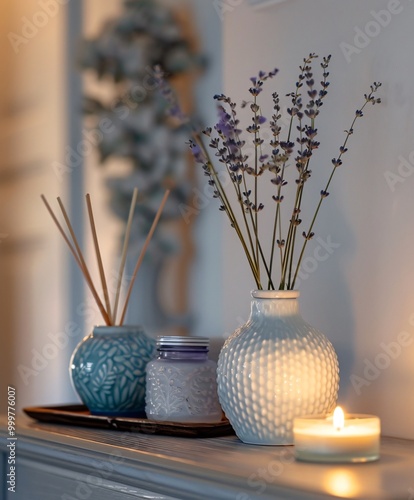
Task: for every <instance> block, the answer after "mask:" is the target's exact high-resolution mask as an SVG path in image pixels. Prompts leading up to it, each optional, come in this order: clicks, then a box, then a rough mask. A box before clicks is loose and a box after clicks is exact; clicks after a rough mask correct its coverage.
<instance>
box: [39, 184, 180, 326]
mask: <svg viewBox="0 0 414 500" xmlns="http://www.w3.org/2000/svg"><path fill="white" fill-rule="evenodd" d="M169 194H170V190H168V189H167V190H166V191H165V194H164V196H163V198H162V201H161V204H160V206H159V208H158V211H157V213H156V215H155V217H154V221H153V223H152V226H151V228H150V230H149V232H148V235H147V237H146V239H145V242H144V245H143V247H142V249H141V252H140V254H139V256H138V260H137V263H136V265H135V268H134V272H133V274H132V278H131V281H130V283H129V286H128V289H127V292H126V296H125V301H124V306H123V308H122V310H121V315H120V319H119V322H118V321H117V316H118V306H119V299H120V292H121V285H122V277H123V274H124V269H125V263H126V258H127V252H128V243H129V237H130V234H131V226H132V220H133V216H134V211H135V205H136V203H137V196H138V189H137V188H135V189H134V192H133V195H132V200H131V206H130V209H129V216H128V222H127V225H126V230H125V237H124V242H123V248H122V254H121V261H120V266H119V273H118V277H117V286H116V292H115V299H114V304H113V307H111V302H110V298H109V291H108V285H107V281H106V278H105V272H104V267H103V263H102V257H101V251H100V248H99V243H98V235H97V232H96V226H95V219H94V216H93V210H92V202H91V197H90V195H89V194H87V195H86V205H87V209H88V217H89V223H90V227H91V233H92V239H93V244H94V248H95V253H96V259H97V263H98V269H99V274H100V278H101V284H102V290H103V300H101V298H100V296H99V294H98V291H97V287H96V286H95V285H94V283H93V281H92V278H91V275H90V272H89V270H88V267H87V265H86V262H85V259H84V257H83V254H82V251H81V249H80V246H79V243H78V240H77V238H76V235H75V232H74V230H73V226H72V224H71V222H70V219H69V216H68V214H67V211H66V209H65V207H64V205H63V203H62V200H61V199H60V197H58V198H57V201H58V204H59V207H60V210H61V212H62V215H63V218H64V220H65V223H66V226H67V230H68V232H69V233H67V232H66V231H65V230H64V229H63V226H62V224H61V223H60V222H59V220H58V218H57V217H56V215H55V213H54V212H53V210H52V208H51V207H50V205H49V203H48V201H47V200H46V197H45V196H44V195H43V194H42V195H41V198H42V200H43V203H44V204H45V206H46V208H47V210H48V212H49V214H50V215H51V217H52V219H53V221H54V223H55V224H56V226H57V228H58V229H59V232H60V233H61V235H62V237H63V239H64V240H65V242H66V244H67V245H68V247H69V250H70V251H71V253H72V255H73V257H74V258H75V261H76V263H77V264H78V266H79V268H80V270H81V272H82V274H83V276H84V278H85V280H86V283H87V285H88V287H89V289H90V291H91V292H92V295H93V298H94V299H95V301H96V304H97V305H98V308H99V310H100V312H101V314H102V317H103V319H104V321H105V323H106V324H107V325H108V326H111V325H120V326H122V325H123V323H124V320H125V315H126V312H127V308H128V303H129V300H130V297H131V292H132V289H133V286H134V283H135V278H136V276H137V274H138V271H139V268H140V266H141V264H142V261H143V259H144V256H145V252H146V251H147V248H148V245H149V243H150V241H151V238H152V236H153V234H154V231H155V228H156V227H157V224H158V221H159V219H160V217H161V214H162V211H163V209H164V206H165V203H166V201H167V198H168V196H169Z"/></svg>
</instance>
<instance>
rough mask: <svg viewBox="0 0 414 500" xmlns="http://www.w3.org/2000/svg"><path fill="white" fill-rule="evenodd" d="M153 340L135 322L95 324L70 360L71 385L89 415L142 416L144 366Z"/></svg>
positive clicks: (151, 353) (151, 354) (152, 352)
mask: <svg viewBox="0 0 414 500" xmlns="http://www.w3.org/2000/svg"><path fill="white" fill-rule="evenodd" d="M155 355H156V348H155V340H154V339H152V338H150V337H149V336H148V335H146V333H145V332H144V330H143V329H142V328H141V327H139V326H97V327H95V328H94V329H93V332H92V334H91V335H89V336H88V337H85V338H84V339H83V340H82V341H81V342H80V344H78V346H77V347H76V349H75V351H74V353H73V355H72V359H71V361H70V373H71V378H72V383H73V386H74V388H75V390H76V392H77V393H78V395H79V397H80V398H81V400H82V402H83V403H84V404H85V405H86V406H87V407H88V409H89V410H90V412H91V413H92V414H93V415H107V416H131V417H132V416H144V415H145V413H144V411H145V370H146V366H147V363H148V362H149V361H151V360H152V359H154V357H155Z"/></svg>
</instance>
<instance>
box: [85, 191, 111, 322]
mask: <svg viewBox="0 0 414 500" xmlns="http://www.w3.org/2000/svg"><path fill="white" fill-rule="evenodd" d="M86 205H87V207H88V216H89V223H90V226H91V231H92V239H93V245H94V247H95V253H96V260H97V261H98V268H99V275H100V277H101V283H102V289H103V294H104V299H105V306H106V312H107V313H108V317H109V320H110V322H111V324H112V325H113V324H114V321H115V318H112V315H111V303H110V300H109V293H108V285H107V283H106V278H105V271H104V267H103V263H102V257H101V251H100V249H99V242H98V235H97V234H96V226H95V219H94V216H93V210H92V202H91V197H90V195H89V193H88V194H87V195H86Z"/></svg>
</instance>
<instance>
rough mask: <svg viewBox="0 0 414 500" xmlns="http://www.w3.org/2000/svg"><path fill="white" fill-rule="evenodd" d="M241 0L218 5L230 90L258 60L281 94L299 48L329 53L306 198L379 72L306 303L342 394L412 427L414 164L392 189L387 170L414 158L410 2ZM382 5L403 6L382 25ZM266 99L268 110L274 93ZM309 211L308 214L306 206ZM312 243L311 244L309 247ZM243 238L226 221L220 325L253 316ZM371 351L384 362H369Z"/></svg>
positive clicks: (329, 208)
mask: <svg viewBox="0 0 414 500" xmlns="http://www.w3.org/2000/svg"><path fill="white" fill-rule="evenodd" d="M236 3H237V2H227V3H226V2H224V8H225V10H224V12H223V17H224V35H223V36H224V41H223V57H224V60H223V68H224V80H225V85H224V90H225V92H227V93H228V94H229V95H231V96H232V97H233V98H234V99H235V100H237V101H241V100H242V99H248V98H249V94H248V92H247V89H248V86H249V77H250V76H253V75H255V74H257V72H258V71H259V70H260V69H263V70H270V69H272V68H274V67H278V68H279V69H280V74H279V75H278V76H277V78H276V79H275V80H273V81H271V83H270V86H269V87H270V88H269V90H270V91H273V90H276V89H277V90H279V91H280V94H281V95H284V94H286V93H287V92H290V91H292V90H293V86H292V84H294V82H295V81H296V79H297V74H298V69H297V67H298V65H299V64H300V63H301V61H302V58H303V57H304V56H306V55H307V54H309V52H316V53H318V54H320V55H321V56H323V55H327V54H332V63H331V68H330V72H331V75H330V81H331V86H330V88H329V95H328V97H327V99H326V102H325V105H324V106H323V110H322V111H323V113H322V115H321V117H320V121H319V139H320V141H321V147H320V151H319V152H318V156H317V158H315V159H318V160H319V161H317V162H316V163H315V162H314V164H313V172H314V173H313V177H312V179H311V181H310V183H311V184H309V193H308V194H309V195H310V197H309V202H310V205H309V207H308V209H309V208H311V207H312V206H314V205H313V203H316V202H317V200H318V193H319V190H320V189H321V188H322V185H323V181H324V180H325V179H326V176H327V174H328V173H329V172H330V167H331V164H330V160H331V158H332V157H334V156H335V155H337V151H338V147H339V146H340V144H341V143H342V141H343V137H344V134H343V131H344V129H346V128H347V127H349V125H350V120H352V118H353V114H354V111H355V109H357V108H358V107H359V106H360V104H361V98H362V96H363V94H364V93H365V92H366V91H367V90H368V89H369V84H370V83H371V82H372V81H374V80H379V81H381V82H382V83H383V87H382V89H381V92H380V94H381V96H382V98H383V103H382V104H381V105H379V106H375V107H373V108H371V107H370V108H369V109H368V110H367V112H366V114H365V116H364V117H363V118H362V119H361V120H360V121H359V122H358V124H357V127H356V131H355V134H354V136H353V137H352V138H351V139H352V141H351V143H350V152H349V153H348V155H347V156H346V157H345V161H344V165H343V166H342V167H341V168H340V170H339V171H338V172H337V174H336V176H337V177H336V178H334V183H333V187H332V189H331V190H330V193H331V195H330V196H329V198H328V199H327V200H326V202H325V206H324V207H323V210H322V213H321V216H320V218H319V221H318V223H317V225H316V227H315V229H316V233H317V236H319V237H320V238H322V239H323V241H329V239H330V240H331V241H333V242H334V243H335V244H337V245H338V247H337V248H335V249H334V250H333V252H332V255H330V257H329V258H328V259H327V260H326V261H324V262H321V263H319V264H318V266H317V269H316V270H315V271H314V272H312V273H311V274H310V275H309V277H308V279H306V280H303V281H302V283H301V286H300V290H301V292H302V296H301V308H302V314H303V316H304V317H305V319H306V320H307V321H309V322H310V323H311V324H313V325H314V326H317V327H319V328H320V329H321V330H322V331H324V332H325V333H326V334H327V336H328V337H329V338H330V339H331V341H332V342H333V344H334V346H335V348H336V350H337V352H338V355H339V359H340V367H341V391H340V399H341V402H342V403H343V404H344V406H345V407H346V408H347V409H348V410H349V411H354V412H370V413H374V414H378V415H380V417H381V419H382V425H383V432H384V434H387V435H393V436H398V437H405V438H414V421H413V419H412V414H413V411H414V397H413V389H412V386H413V380H414V321H413V319H412V318H414V316H413V314H414V259H413V258H412V247H413V243H414V226H413V224H412V223H411V220H412V214H413V213H414V196H412V193H413V190H414V175H412V174H413V172H414V167H412V166H411V167H410V166H409V171H407V170H406V173H405V174H404V175H405V178H402V177H401V176H400V180H402V182H399V183H397V184H396V185H395V186H394V187H393V189H391V188H390V185H389V184H388V183H387V181H386V178H385V174H386V172H387V171H392V172H395V173H397V174H398V170H397V169H398V167H399V164H400V163H401V158H405V159H407V160H409V155H410V153H411V152H412V151H414V141H413V138H414V125H413V115H412V111H413V106H414V94H413V93H412V92H411V91H410V90H411V88H412V81H413V78H414V66H413V64H412V46H413V43H414V37H413V34H412V26H413V24H414V5H413V4H412V2H409V1H401V2H399V1H398V0H395V1H388V2H387V1H379V0H365V1H364V2H360V1H357V0H348V1H347V2H343V1H340V0H337V1H332V0H314V1H313V2H309V1H305V0H287V1H285V2H283V3H280V4H278V5H273V6H270V7H266V8H262V9H260V10H254V9H253V8H251V7H250V6H248V5H247V4H246V3H241V4H240V5H235V6H233V7H231V6H230V5H229V4H233V5H234V4H236ZM382 9H386V10H388V11H389V10H393V9H396V10H397V11H399V13H394V14H390V15H388V14H384V13H382V15H383V21H382V22H383V24H386V26H380V25H379V24H378V22H377V21H376V24H375V23H373V21H374V20H375V19H374V17H375V15H376V14H378V13H379V12H380V11H381V10H382ZM373 13H374V14H373ZM358 29H361V30H367V31H368V32H369V33H370V34H371V35H375V36H370V37H369V38H366V39H365V41H363V40H362V42H364V44H365V45H366V46H365V47H364V48H362V49H359V48H358V47H356V50H355V53H352V54H350V55H349V56H348V60H347V58H346V57H345V55H344V52H343V50H342V49H341V43H343V42H345V43H347V44H350V45H355V42H354V37H355V36H356V34H357V32H358ZM357 42H361V40H357ZM348 48H349V47H348ZM268 95H270V92H269V94H268ZM264 109H265V111H266V110H270V100H269V98H268V100H267V104H266V100H265V108H264ZM413 156H414V153H413V154H412V155H411V160H412V161H413V163H414V158H413ZM303 215H304V217H303V218H304V220H306V215H307V216H308V217H309V211H306V212H304V214H303ZM264 217H265V219H264V220H267V222H264V223H263V225H264V226H266V225H267V227H270V223H271V217H268V218H267V219H266V216H264ZM226 228H227V226H226ZM316 245H317V242H315V243H313V247H312V246H310V247H309V249H308V252H309V253H308V255H310V256H312V253H313V251H314V249H315V248H316ZM239 247H240V245H239V243H238V241H236V237H235V235H234V234H233V232H232V231H231V229H230V228H228V229H226V230H225V231H224V232H223V260H222V262H221V264H220V265H221V268H222V270H223V272H222V279H221V282H220V283H217V284H216V286H217V288H221V296H222V298H223V307H222V311H223V316H222V323H223V324H222V331H232V330H233V329H234V328H235V327H236V326H237V325H238V324H239V323H240V322H241V320H242V319H246V317H247V316H248V312H249V302H250V298H249V291H250V290H251V289H252V288H254V283H253V280H252V278H251V276H250V273H249V270H248V266H247V263H246V262H245V259H244V256H243V255H242V253H241V250H240V248H239ZM210 293H212V294H213V293H214V290H213V289H212V290H211V292H210ZM206 307H207V305H206ZM401 332H406V335H405V336H404V335H403V337H404V338H405V340H406V344H407V343H408V344H409V345H405V346H404V347H402V348H398V349H397V351H401V352H400V353H396V354H398V355H397V356H396V359H391V358H390V357H389V356H388V355H384V349H383V347H382V346H381V344H382V343H385V344H389V343H391V342H396V341H397V339H398V336H399V335H400V334H401ZM368 362H372V363H374V364H375V363H377V364H379V365H380V366H381V369H379V370H378V369H377V370H375V369H374V370H375V371H374V370H373V371H371V372H367V373H365V374H364V370H366V366H367V363H368ZM381 363H382V364H381ZM388 365H389V366H388ZM352 376H353V380H354V384H357V383H364V384H365V385H362V386H360V387H359V388H357V389H358V390H356V389H355V387H354V386H353V384H352V383H351V377H352ZM355 376H358V377H361V379H356V378H355ZM369 378H370V379H369ZM362 379H364V380H365V382H363V381H362Z"/></svg>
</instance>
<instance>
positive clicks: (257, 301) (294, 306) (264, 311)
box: [251, 290, 299, 317]
mask: <svg viewBox="0 0 414 500" xmlns="http://www.w3.org/2000/svg"><path fill="white" fill-rule="evenodd" d="M298 297H299V292H297V291H293V290H292V291H290V290H288V291H262V290H258V291H254V292H252V298H253V300H252V308H251V312H252V316H257V315H260V316H273V317H283V316H293V315H296V314H299V302H298V300H297V299H298Z"/></svg>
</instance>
